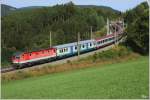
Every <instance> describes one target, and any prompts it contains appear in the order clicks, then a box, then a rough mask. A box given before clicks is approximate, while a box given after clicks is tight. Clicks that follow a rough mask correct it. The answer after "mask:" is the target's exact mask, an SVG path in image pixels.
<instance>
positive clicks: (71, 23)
mask: <svg viewBox="0 0 150 100" xmlns="http://www.w3.org/2000/svg"><path fill="white" fill-rule="evenodd" d="M148 12H149V9H148V4H147V3H146V2H144V3H142V4H140V5H138V6H137V7H136V8H134V9H131V10H128V11H126V12H124V13H121V12H120V11H116V10H114V9H111V8H109V7H99V6H77V5H75V4H74V3H73V2H68V3H66V4H62V5H55V6H52V7H42V8H38V9H22V10H16V11H13V12H12V13H10V14H8V15H6V16H3V17H2V18H1V23H2V25H1V31H2V32H1V37H2V38H1V48H2V49H1V56H2V65H6V64H8V63H10V57H11V56H12V54H13V53H15V52H18V51H21V52H24V51H32V50H37V49H43V48H48V47H49V34H50V32H51V33H52V45H53V46H55V45H59V44H64V43H70V42H75V41H77V33H78V32H80V34H81V40H86V39H90V31H91V30H90V28H91V27H92V31H93V32H94V35H95V36H97V34H99V35H98V36H101V35H104V34H105V33H106V20H107V18H109V19H110V20H115V19H117V18H124V19H125V22H126V23H127V25H128V26H130V27H128V28H127V30H126V33H127V42H126V43H127V45H129V46H130V47H131V48H133V50H135V51H137V52H140V53H142V54H147V53H148V48H149V47H148V41H149V38H148V37H149V34H148V26H149V24H148V20H149V19H148V18H149V16H148ZM141 51H142V52H141Z"/></svg>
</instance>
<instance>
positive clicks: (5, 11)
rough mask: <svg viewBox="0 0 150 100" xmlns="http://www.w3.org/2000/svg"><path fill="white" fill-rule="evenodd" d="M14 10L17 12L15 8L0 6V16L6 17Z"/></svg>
mask: <svg viewBox="0 0 150 100" xmlns="http://www.w3.org/2000/svg"><path fill="white" fill-rule="evenodd" d="M15 10H17V8H15V7H12V6H9V5H5V4H1V16H6V15H8V14H9V13H11V12H13V11H15Z"/></svg>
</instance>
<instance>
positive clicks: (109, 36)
mask: <svg viewBox="0 0 150 100" xmlns="http://www.w3.org/2000/svg"><path fill="white" fill-rule="evenodd" d="M111 36H114V33H112V34H109V35H106V36H103V37H100V38H96V39H95V40H97V41H98V40H102V39H105V38H108V37H111Z"/></svg>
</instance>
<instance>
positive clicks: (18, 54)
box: [13, 47, 55, 57]
mask: <svg viewBox="0 0 150 100" xmlns="http://www.w3.org/2000/svg"><path fill="white" fill-rule="evenodd" d="M48 49H55V48H53V47H49V48H43V49H37V50H32V51H26V52H21V51H18V52H16V53H14V54H13V56H16V57H17V56H20V55H22V54H25V53H32V52H37V51H42V50H48Z"/></svg>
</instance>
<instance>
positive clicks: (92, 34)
mask: <svg viewBox="0 0 150 100" xmlns="http://www.w3.org/2000/svg"><path fill="white" fill-rule="evenodd" d="M92 39H93V32H92V26H91V40H92Z"/></svg>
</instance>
